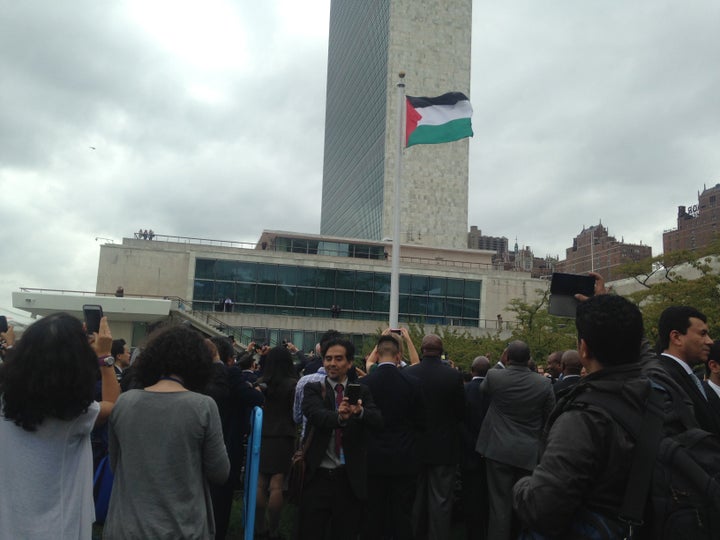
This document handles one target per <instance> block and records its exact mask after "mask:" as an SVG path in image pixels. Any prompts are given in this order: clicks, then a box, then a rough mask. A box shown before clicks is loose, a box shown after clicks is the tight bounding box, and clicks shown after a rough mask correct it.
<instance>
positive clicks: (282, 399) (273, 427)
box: [255, 347, 297, 538]
mask: <svg viewBox="0 0 720 540" xmlns="http://www.w3.org/2000/svg"><path fill="white" fill-rule="evenodd" d="M296 383H297V378H296V377H295V368H294V366H293V359H292V355H291V354H290V351H288V350H287V349H286V348H285V347H275V348H273V349H271V350H270V351H269V352H268V353H267V355H266V356H265V369H264V371H263V376H262V377H261V378H260V379H258V385H259V386H260V388H262V389H263V391H264V392H265V407H264V411H263V425H262V444H261V446H260V474H259V475H258V491H257V506H256V514H255V523H256V525H255V526H256V530H257V532H258V536H259V537H265V536H267V535H268V533H269V538H278V526H279V524H280V512H281V510H282V505H283V493H282V492H283V484H284V481H285V475H286V474H287V472H288V469H289V468H290V458H291V457H292V455H293V452H294V451H295V435H296V432H297V428H296V426H295V420H293V402H294V400H295V385H296ZM266 510H267V523H266V521H265V511H266Z"/></svg>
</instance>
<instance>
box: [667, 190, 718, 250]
mask: <svg viewBox="0 0 720 540" xmlns="http://www.w3.org/2000/svg"><path fill="white" fill-rule="evenodd" d="M719 202H720V184H715V185H714V186H713V187H711V188H709V189H708V188H706V187H704V186H703V192H702V193H698V202H697V204H691V205H688V206H678V215H677V228H675V229H670V230H668V231H665V232H664V233H663V253H672V252H673V251H683V250H690V251H695V250H698V249H702V248H704V247H707V246H708V245H709V244H710V243H711V242H712V241H713V240H714V239H715V238H717V234H718V228H717V222H718V219H717V218H718V213H719V210H720V205H719V204H718V203H719Z"/></svg>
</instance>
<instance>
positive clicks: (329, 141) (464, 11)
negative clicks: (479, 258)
mask: <svg viewBox="0 0 720 540" xmlns="http://www.w3.org/2000/svg"><path fill="white" fill-rule="evenodd" d="M471 24H472V0H442V1H440V0H432V1H426V2H417V1H414V0H373V1H372V2H359V1H356V0H333V1H332V4H331V9H330V33H329V44H328V78H327V105H326V113H325V156H324V167H323V193H322V216H321V225H320V232H321V234H323V235H327V236H337V237H345V238H355V239H367V240H375V241H378V240H381V239H383V238H390V237H392V235H393V232H392V230H393V225H392V223H393V214H392V208H393V197H394V192H395V170H396V164H397V158H398V155H397V153H398V143H397V140H398V139H397V138H398V130H397V114H398V110H397V107H398V98H397V88H396V84H397V82H398V73H399V72H400V71H404V72H406V73H407V77H406V79H405V83H406V92H407V94H408V95H414V96H437V95H441V94H444V93H446V92H449V91H458V92H463V93H465V94H466V95H470V48H471V42H470V41H471ZM401 189H402V209H401V216H402V219H401V226H400V228H401V231H402V238H401V239H400V241H401V242H402V243H403V244H417V245H427V246H435V247H450V248H457V249H463V248H465V247H466V241H467V198H468V141H467V140H462V141H456V142H453V143H448V144H440V145H421V146H415V147H412V148H410V149H406V150H404V151H403V176H402V188H401Z"/></svg>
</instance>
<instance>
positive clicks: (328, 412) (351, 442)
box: [302, 379, 383, 499]
mask: <svg viewBox="0 0 720 540" xmlns="http://www.w3.org/2000/svg"><path fill="white" fill-rule="evenodd" d="M321 384H324V385H325V400H323V397H322V387H321ZM304 392H305V393H304V396H303V403H302V411H303V414H304V415H305V417H306V418H307V420H308V429H306V431H305V436H306V437H307V436H308V435H309V433H310V431H311V429H310V427H314V429H313V430H312V431H313V432H314V434H313V439H312V442H311V444H310V447H309V448H308V450H307V454H306V456H305V460H306V464H307V472H306V475H307V479H308V480H310V479H311V478H312V476H313V475H314V474H315V471H317V468H318V467H319V466H320V462H321V461H322V459H323V456H324V455H325V451H326V450H327V447H328V444H330V437H332V436H333V434H334V432H335V429H337V428H342V430H343V452H344V454H345V468H346V470H347V475H348V478H349V480H350V485H351V486H352V489H353V492H354V493H355V496H356V497H357V498H359V499H366V498H367V437H368V431H369V430H372V429H381V428H382V426H383V419H382V415H381V414H380V411H379V410H378V408H377V407H376V406H375V403H374V401H373V398H372V394H371V393H370V389H369V388H368V387H367V386H365V385H361V392H360V399H362V406H363V409H364V412H363V416H362V418H358V417H351V418H350V419H348V421H347V424H346V425H345V426H341V425H340V422H339V419H338V414H337V411H336V409H335V392H334V390H333V387H332V386H331V385H330V383H328V382H327V379H325V380H324V381H322V382H316V383H308V384H306V385H305V390H304Z"/></svg>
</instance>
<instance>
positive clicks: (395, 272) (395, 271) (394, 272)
mask: <svg viewBox="0 0 720 540" xmlns="http://www.w3.org/2000/svg"><path fill="white" fill-rule="evenodd" d="M398 76H399V77H400V82H399V83H398V85H397V88H398V114H397V118H398V133H397V144H398V151H397V159H396V162H395V163H396V166H395V205H394V216H393V237H392V268H391V271H390V272H391V273H390V328H400V327H399V325H398V318H399V313H400V179H401V178H402V159H403V148H404V147H405V144H404V136H403V135H404V134H405V131H404V129H403V127H404V126H403V118H404V117H405V115H404V112H405V83H404V82H403V80H404V79H405V72H404V71H401V72H400V73H399V74H398Z"/></svg>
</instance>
